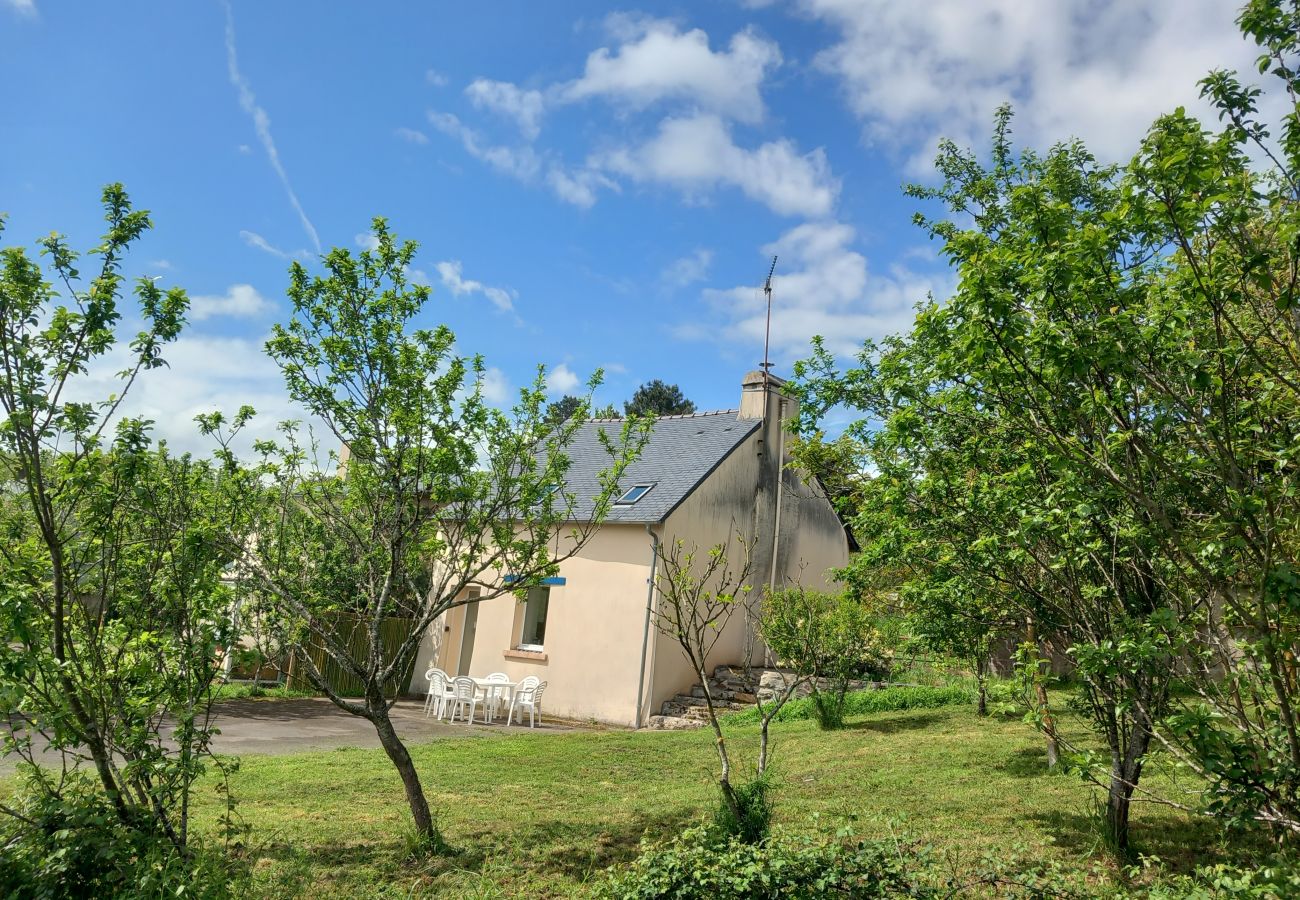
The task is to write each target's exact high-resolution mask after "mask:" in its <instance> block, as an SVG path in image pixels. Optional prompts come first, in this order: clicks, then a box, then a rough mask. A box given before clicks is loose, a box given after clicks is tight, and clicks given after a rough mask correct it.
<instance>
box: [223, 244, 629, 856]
mask: <svg viewBox="0 0 1300 900" xmlns="http://www.w3.org/2000/svg"><path fill="white" fill-rule="evenodd" d="M374 236H375V240H376V247H375V249H373V250H366V251H363V252H361V253H359V254H358V255H357V256H353V255H352V254H351V253H350V252H349V251H348V250H344V249H334V250H332V251H331V252H330V253H329V254H327V255H326V256H325V257H324V259H323V264H324V268H325V272H324V274H322V275H317V276H313V275H310V274H309V273H308V272H307V270H306V269H305V268H304V267H303V266H302V265H300V264H298V263H294V264H293V266H292V268H291V270H290V285H289V292H288V293H289V299H290V301H291V302H292V304H293V317H292V319H291V320H290V321H289V322H288V323H287V324H284V325H277V326H276V327H275V329H274V332H273V335H272V337H271V339H270V340H269V341H268V343H267V351H268V353H269V354H270V355H271V357H272V358H273V359H274V360H275V361H276V363H277V364H278V365H279V367H280V369H281V371H282V372H283V373H284V377H285V381H286V383H287V385H288V389H289V394H290V396H291V397H292V398H293V399H294V400H295V401H296V402H297V403H299V404H300V405H301V406H302V408H303V409H305V410H306V411H307V413H308V414H310V416H311V417H312V418H313V419H314V420H315V421H317V422H319V423H320V424H321V425H322V426H323V428H324V431H325V434H326V437H327V439H328V440H330V441H331V443H332V444H333V445H334V446H341V447H343V448H345V449H346V452H345V453H342V454H335V453H334V452H333V451H332V450H331V451H329V452H327V453H322V451H321V449H320V446H319V443H318V442H317V441H316V440H315V439H314V438H313V437H312V436H311V435H310V434H309V433H305V432H304V431H303V430H302V428H301V427H300V426H298V425H295V424H293V423H289V424H287V425H286V426H285V427H284V428H283V434H282V438H281V440H280V441H279V442H276V443H272V442H264V443H262V444H260V445H259V447H258V450H259V460H260V461H259V464H258V465H257V466H256V467H253V468H251V469H249V470H248V473H247V478H246V481H245V494H246V497H247V499H248V504H249V505H250V506H251V507H253V508H255V509H257V510H258V518H257V521H256V522H255V523H254V524H253V526H252V527H251V528H249V529H248V530H246V531H244V532H243V533H239V534H232V535H231V545H232V547H233V548H235V549H236V550H237V551H238V552H239V553H240V555H241V559H242V574H243V576H244V578H245V580H246V581H247V582H249V583H250V589H251V590H252V591H254V592H255V593H257V594H259V595H260V596H261V598H262V601H263V613H264V614H266V615H273V616H277V617H279V618H280V620H281V621H282V623H283V625H282V629H283V632H284V634H285V635H286V637H287V639H288V640H289V641H290V642H291V643H292V644H294V645H296V647H297V648H298V649H299V650H300V651H303V652H300V653H299V654H298V655H297V657H296V658H297V660H298V662H299V663H301V664H302V665H303V667H304V669H305V674H306V676H307V678H308V679H309V680H310V681H311V683H312V684H313V685H314V686H315V687H316V688H317V689H318V690H320V691H322V692H323V693H324V694H325V695H326V696H327V697H328V698H329V699H330V700H331V701H332V702H333V703H334V704H335V705H336V706H338V707H339V708H340V709H342V710H344V711H345V712H348V713H350V714H352V715H355V716H359V717H361V718H364V719H366V720H367V721H369V722H370V723H371V724H373V725H374V727H375V731H376V734H377V735H378V737H379V741H380V744H381V745H382V746H383V748H384V752H385V753H386V754H387V755H388V757H389V759H390V760H391V761H392V763H393V765H394V767H395V768H396V769H397V772H398V774H399V775H400V777H401V779H402V784H403V787H404V789H405V793H406V800H407V804H408V806H409V807H410V811H411V816H412V819H413V820H414V825H415V828H416V831H417V832H418V834H419V835H420V836H421V838H422V839H423V840H424V841H426V842H427V845H428V846H430V847H431V848H436V847H437V846H439V845H440V842H441V836H440V835H439V832H438V830H437V827H436V822H435V818H434V814H433V810H432V809H431V808H430V805H429V802H428V798H427V797H426V795H425V792H424V788H423V785H422V783H421V781H420V777H419V773H418V772H417V771H416V768H415V765H414V763H413V762H412V761H411V757H410V754H409V752H408V751H407V749H406V746H405V745H404V744H403V742H402V741H401V739H400V737H399V736H398V734H397V732H396V730H395V729H394V728H393V724H392V719H391V716H390V710H391V708H392V705H393V703H394V702H395V701H396V697H397V694H398V692H399V691H400V690H401V688H402V685H401V678H402V676H403V673H405V672H406V671H407V669H408V668H409V667H410V666H411V665H412V662H413V660H414V658H415V654H416V652H417V649H418V647H419V645H420V643H421V641H423V640H424V639H425V635H426V633H427V632H428V629H429V627H430V626H431V625H432V624H433V622H434V621H435V620H437V619H438V618H439V617H440V616H442V615H444V614H445V613H446V612H448V611H449V610H451V609H453V608H455V607H457V606H461V605H464V604H466V603H469V602H475V601H477V602H484V601H490V600H492V599H494V598H497V597H501V596H506V595H516V596H522V593H523V592H525V591H526V590H527V588H528V587H529V586H531V585H535V584H538V583H539V582H540V580H541V579H543V578H545V577H548V576H550V575H553V574H554V573H555V571H556V568H557V565H558V564H559V563H560V562H561V561H563V560H564V559H567V558H568V557H570V556H572V555H573V554H575V553H577V552H578V551H579V550H580V549H581V548H582V546H583V544H584V543H585V542H586V540H587V539H588V538H589V537H590V536H591V535H592V534H593V533H594V532H595V530H596V528H597V527H598V526H599V524H600V521H601V519H602V518H603V517H604V514H605V512H606V511H607V510H608V509H609V507H610V505H611V503H612V502H613V499H614V498H615V497H617V496H618V494H619V480H620V478H621V477H622V475H623V472H624V471H625V469H626V467H627V466H628V464H629V463H630V462H631V461H632V460H633V459H634V458H635V457H636V455H637V454H638V453H639V451H640V448H641V446H642V445H643V444H644V441H645V438H646V434H647V428H648V422H646V421H644V420H640V419H635V418H634V419H629V420H628V421H627V422H625V423H624V424H623V426H622V427H621V429H620V433H619V434H618V436H617V437H610V436H609V435H608V434H607V433H606V432H604V431H602V432H600V438H601V440H602V442H603V443H604V445H605V447H606V449H607V451H608V454H609V466H608V468H607V469H606V470H605V471H604V472H603V473H602V474H601V476H600V484H601V489H600V492H599V493H598V494H597V496H595V497H577V496H575V495H573V494H572V493H571V492H569V491H567V490H566V489H564V487H563V486H564V484H565V473H566V471H567V469H568V466H569V459H568V456H567V455H566V453H565V448H566V447H567V446H568V445H569V444H570V442H571V441H572V439H573V437H574V435H575V434H576V432H577V429H578V428H580V427H581V425H582V422H583V420H584V419H586V418H587V415H586V412H587V409H588V408H589V404H590V401H589V400H583V401H582V402H581V403H580V404H579V406H578V407H577V408H576V409H575V411H574V413H573V415H571V416H570V417H569V418H567V419H565V420H564V421H562V422H554V421H548V418H547V404H546V399H545V372H544V371H543V370H542V369H540V368H539V369H538V374H537V378H536V380H535V381H534V383H533V384H532V385H531V386H530V387H527V388H525V389H523V390H521V391H520V395H519V400H518V402H517V403H516V404H515V406H514V408H513V410H511V411H510V412H508V413H507V412H502V411H500V410H498V409H495V408H494V407H492V406H490V405H489V404H488V403H487V402H486V400H485V399H484V397H483V380H484V377H485V374H486V367H485V365H484V363H483V360H482V359H481V358H479V357H463V356H459V355H457V354H456V353H455V350H454V346H455V338H454V335H453V334H452V332H451V331H450V330H449V329H448V328H446V327H445V326H438V327H435V328H432V329H424V328H416V327H414V320H415V319H416V318H417V317H418V316H420V315H422V314H424V312H425V305H426V302H427V300H428V298H429V289H428V288H427V287H425V286H423V285H417V284H412V283H410V282H409V281H408V280H407V274H406V273H407V270H408V268H409V266H410V264H411V260H412V258H413V256H414V254H415V251H416V245H415V243H414V242H411V241H407V242H405V243H399V242H398V241H397V239H396V238H395V237H394V236H393V235H392V234H391V233H390V232H389V230H388V227H387V225H386V224H385V222H384V220H383V219H375V220H374ZM598 382H599V373H597V375H596V376H594V377H593V379H592V381H591V387H592V388H593V389H594V387H595V385H596V384H597V383H598ZM225 425H226V423H225V420H224V419H223V417H222V416H221V415H219V414H214V415H212V416H209V417H207V418H206V419H205V420H204V427H205V429H206V430H207V431H208V432H209V433H210V434H213V435H214V436H216V437H217V439H218V440H219V441H221V446H222V453H223V454H227V455H232V456H233V453H232V451H231V450H230V443H229V436H228V434H227V433H226V432H225ZM266 485H270V487H269V488H267V487H266ZM470 585H474V586H476V587H478V588H479V593H478V595H477V596H476V597H470V596H469V594H468V592H467V590H466V589H467V588H468V587H469V586H470ZM390 617H400V618H404V619H407V620H409V621H410V627H409V630H408V631H407V632H405V636H404V637H403V638H402V639H401V640H400V642H398V643H397V645H396V646H395V647H385V642H384V640H383V638H382V634H383V626H384V623H385V621H386V620H387V619H389V618H390ZM358 635H360V636H362V638H363V639H362V640H360V641H359V642H358V641H355V640H353V638H355V637H356V636H358ZM358 643H359V644H360V645H361V647H362V648H363V649H360V650H358V649H356V648H357V646H358ZM312 650H315V651H317V652H319V653H324V654H325V656H326V657H327V658H328V660H329V661H330V662H331V663H332V665H333V666H334V667H336V670H337V671H338V672H340V673H341V677H342V678H344V679H350V680H354V681H356V682H359V683H360V684H361V685H363V688H362V696H360V697H348V696H344V693H343V690H342V685H341V684H340V683H338V682H336V681H335V680H334V678H333V677H332V676H331V674H330V671H331V670H330V667H329V666H319V665H317V664H316V662H315V661H314V660H313V654H312V653H311V652H310V651H312Z"/></svg>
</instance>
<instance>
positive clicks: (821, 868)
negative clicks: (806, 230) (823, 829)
mask: <svg viewBox="0 0 1300 900" xmlns="http://www.w3.org/2000/svg"><path fill="white" fill-rule="evenodd" d="M928 868H929V861H928V859H927V856H926V853H925V851H919V850H917V849H916V848H913V847H911V846H909V845H898V844H896V843H894V842H888V843H886V842H874V841H863V840H849V839H835V840H827V839H822V840H816V839H813V838H808V837H792V836H787V835H784V834H780V833H777V834H774V835H773V836H772V838H771V839H769V840H768V841H767V842H765V843H762V844H747V843H745V842H743V841H739V840H736V839H734V838H731V839H721V838H720V837H719V836H718V835H717V833H716V832H713V831H711V830H709V829H707V828H693V829H690V830H688V831H686V832H684V833H683V834H681V835H680V836H678V837H676V838H674V839H673V840H671V841H669V842H668V843H667V844H663V845H660V846H647V845H646V844H644V843H643V844H642V851H641V855H640V856H639V857H638V858H637V859H636V860H635V861H634V862H633V863H632V864H631V865H630V866H628V867H626V868H625V869H622V870H619V871H614V872H612V873H611V874H610V876H609V878H608V880H607V881H606V882H605V883H604V884H602V885H600V886H599V887H598V889H597V896H599V897H604V898H607V900H650V898H659V897H674V898H678V900H694V898H699V900H731V898H735V900H742V898H743V900H769V898H771V900H777V898H781V900H812V898H821V897H858V898H864V900H865V898H873V897H921V898H925V897H938V896H940V894H939V893H938V892H937V891H935V890H933V889H931V888H929V887H926V886H924V883H923V881H922V878H923V876H924V873H925V872H926V871H927V870H928Z"/></svg>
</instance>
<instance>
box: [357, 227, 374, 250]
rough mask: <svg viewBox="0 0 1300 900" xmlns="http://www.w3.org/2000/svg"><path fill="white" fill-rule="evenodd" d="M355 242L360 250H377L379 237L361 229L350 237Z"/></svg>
mask: <svg viewBox="0 0 1300 900" xmlns="http://www.w3.org/2000/svg"><path fill="white" fill-rule="evenodd" d="M352 239H353V240H354V241H356V242H357V246H358V247H360V248H361V249H362V250H378V249H379V238H377V237H375V236H374V235H373V234H371V233H370V232H369V231H363V232H361V233H360V234H358V235H355V236H354V237H353V238H352Z"/></svg>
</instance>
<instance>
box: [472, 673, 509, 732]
mask: <svg viewBox="0 0 1300 900" xmlns="http://www.w3.org/2000/svg"><path fill="white" fill-rule="evenodd" d="M471 678H472V680H473V682H474V685H475V686H476V687H477V688H478V689H479V690H480V691H482V693H483V701H484V702H483V721H484V722H491V721H492V695H493V694H494V693H495V692H496V691H502V692H503V699H504V700H505V701H506V707H507V708H509V707H510V706H512V705H513V704H514V702H515V690H516V689H517V688H518V687H519V684H520V682H518V681H488V680H487V679H486V678H474V677H473V676H471Z"/></svg>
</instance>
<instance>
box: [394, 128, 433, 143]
mask: <svg viewBox="0 0 1300 900" xmlns="http://www.w3.org/2000/svg"><path fill="white" fill-rule="evenodd" d="M393 134H395V135H397V136H398V137H399V138H401V139H402V140H404V141H406V142H408V143H411V144H427V143H429V136H428V135H427V134H425V133H424V132H423V131H417V130H416V129H414V128H398V129H395V130H394V131H393Z"/></svg>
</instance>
